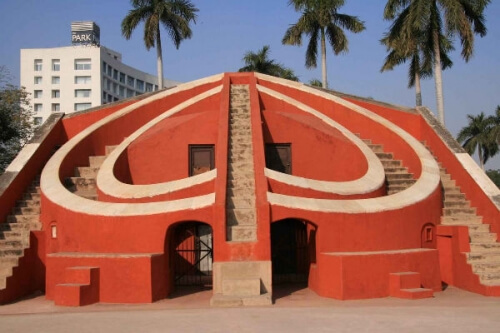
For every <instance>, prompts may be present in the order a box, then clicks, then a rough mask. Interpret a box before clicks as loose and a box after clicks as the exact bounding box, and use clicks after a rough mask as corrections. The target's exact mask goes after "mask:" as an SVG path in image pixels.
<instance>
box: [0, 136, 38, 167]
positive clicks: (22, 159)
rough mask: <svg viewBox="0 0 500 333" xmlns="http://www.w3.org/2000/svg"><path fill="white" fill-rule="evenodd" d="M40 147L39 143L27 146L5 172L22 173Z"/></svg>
mask: <svg viewBox="0 0 500 333" xmlns="http://www.w3.org/2000/svg"><path fill="white" fill-rule="evenodd" d="M38 147H40V144H39V143H28V144H26V145H25V146H24V147H23V149H21V151H20V152H19V154H18V155H17V156H16V158H14V160H13V161H12V162H11V163H10V164H9V166H8V167H7V168H6V169H5V172H20V171H21V170H22V169H23V168H24V166H25V165H26V163H28V161H29V160H30V158H31V157H32V156H33V154H34V153H35V152H36V150H37V149H38Z"/></svg>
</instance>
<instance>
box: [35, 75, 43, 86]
mask: <svg viewBox="0 0 500 333" xmlns="http://www.w3.org/2000/svg"><path fill="white" fill-rule="evenodd" d="M35 84H42V77H41V76H35Z"/></svg>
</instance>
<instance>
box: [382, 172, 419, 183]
mask: <svg viewBox="0 0 500 333" xmlns="http://www.w3.org/2000/svg"><path fill="white" fill-rule="evenodd" d="M385 177H386V179H387V180H388V181H393V180H399V179H405V180H413V181H414V179H413V174H412V173H406V172H400V173H389V174H386V175H385Z"/></svg>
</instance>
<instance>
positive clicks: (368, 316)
mask: <svg viewBox="0 0 500 333" xmlns="http://www.w3.org/2000/svg"><path fill="white" fill-rule="evenodd" d="M275 294H276V295H277V296H278V297H279V298H278V299H276V303H275V305H273V306H270V307H262V308H232V309H220V308H210V306H209V299H210V296H211V293H210V292H209V291H204V292H198V293H193V294H190V295H182V296H179V297H175V298H172V299H166V300H163V301H160V302H157V303H154V304H150V305H111V304H95V305H91V306H86V307H81V308H65V307H56V306H54V305H53V303H52V302H50V301H47V300H45V298H44V297H43V296H36V297H33V298H30V299H27V300H23V301H20V302H17V303H14V304H9V305H4V306H0V332H9V333H14V332H53V333H58V332H71V333H76V332H93V333H94V332H125V333H127V332H200V333H201V332H243V333H246V332H259V333H260V332H356V333H358V332H371V333H377V332H384V333H386V332H405V333H406V332H425V333H432V332H453V333H455V332H477V333H488V332H495V333H498V332H500V298H489V297H484V296H480V295H475V294H471V293H468V292H464V291H461V290H458V289H455V288H448V289H447V290H446V291H444V292H441V293H436V294H435V297H434V298H432V299H425V300H418V301H409V300H400V299H394V298H384V299H376V300H363V301H336V300H331V299H325V298H321V297H318V296H317V295H315V294H314V293H313V292H311V291H310V290H308V289H298V290H292V291H290V290H287V291H276V292H275Z"/></svg>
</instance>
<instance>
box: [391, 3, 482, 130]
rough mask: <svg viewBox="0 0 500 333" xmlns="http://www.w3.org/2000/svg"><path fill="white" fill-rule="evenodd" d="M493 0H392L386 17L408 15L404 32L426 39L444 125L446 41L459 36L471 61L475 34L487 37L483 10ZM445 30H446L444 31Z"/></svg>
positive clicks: (403, 22)
mask: <svg viewBox="0 0 500 333" xmlns="http://www.w3.org/2000/svg"><path fill="white" fill-rule="evenodd" d="M490 2H491V1H490V0H388V1H387V4H386V6H385V10H384V18H385V19H388V20H393V19H395V18H396V17H398V16H401V15H406V19H404V20H402V25H403V27H402V29H403V30H404V31H405V34H406V35H410V36H411V32H412V31H415V30H416V31H420V32H422V33H423V35H424V36H425V50H424V52H429V53H431V54H432V60H433V67H434V80H435V85H436V101H437V110H438V115H439V120H440V121H441V123H442V124H444V102H443V84H442V74H441V66H442V59H441V56H442V53H441V50H442V49H443V45H442V43H443V38H441V36H443V35H446V36H449V37H450V38H453V37H454V36H457V35H458V37H459V39H460V42H461V45H462V57H463V59H464V60H465V61H466V62H467V61H469V60H470V58H471V57H472V54H473V51H474V34H478V35H480V36H481V37H483V36H485V35H486V26H485V24H484V23H485V19H484V16H483V11H484V9H485V8H486V6H487V5H488V4H489V3H490ZM444 30H445V31H444Z"/></svg>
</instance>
